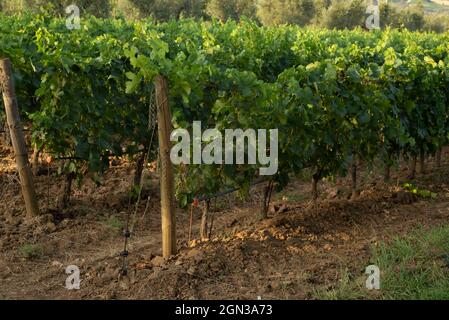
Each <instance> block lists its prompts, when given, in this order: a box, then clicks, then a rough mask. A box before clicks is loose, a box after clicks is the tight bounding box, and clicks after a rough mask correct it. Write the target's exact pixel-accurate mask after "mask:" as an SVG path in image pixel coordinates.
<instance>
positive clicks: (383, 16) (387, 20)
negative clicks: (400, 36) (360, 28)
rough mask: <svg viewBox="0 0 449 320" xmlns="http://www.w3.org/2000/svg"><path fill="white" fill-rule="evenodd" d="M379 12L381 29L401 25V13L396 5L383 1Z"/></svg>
mask: <svg viewBox="0 0 449 320" xmlns="http://www.w3.org/2000/svg"><path fill="white" fill-rule="evenodd" d="M379 12H380V27H381V29H385V28H386V27H391V28H398V27H400V26H401V22H400V14H399V11H398V9H396V7H394V6H392V5H391V4H389V3H381V4H380V6H379Z"/></svg>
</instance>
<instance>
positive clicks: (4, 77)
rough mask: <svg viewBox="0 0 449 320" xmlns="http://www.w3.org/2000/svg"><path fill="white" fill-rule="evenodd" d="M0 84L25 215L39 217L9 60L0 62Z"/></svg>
mask: <svg viewBox="0 0 449 320" xmlns="http://www.w3.org/2000/svg"><path fill="white" fill-rule="evenodd" d="M0 83H1V86H2V91H3V101H4V105H5V111H6V120H7V122H8V126H9V131H10V136H11V142H12V145H13V148H14V153H15V155H16V164H17V170H18V171H19V178H20V185H21V187H22V193H23V197H24V199H25V206H26V211H27V215H28V216H29V217H34V216H37V215H39V206H38V204H37V198H36V192H35V190H34V183H33V176H32V173H31V169H30V166H29V162H28V151H27V147H26V143H25V138H24V136H23V129H22V125H21V123H20V115H19V108H18V106H17V98H16V93H15V90H14V82H13V77H12V67H11V61H9V59H2V60H0Z"/></svg>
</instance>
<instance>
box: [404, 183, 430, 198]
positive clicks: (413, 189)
mask: <svg viewBox="0 0 449 320" xmlns="http://www.w3.org/2000/svg"><path fill="white" fill-rule="evenodd" d="M402 188H403V189H404V190H405V191H408V192H410V193H413V194H416V195H417V196H418V197H420V198H424V199H436V198H437V196H438V194H437V193H435V192H432V191H430V190H426V189H419V188H418V187H417V186H415V185H413V184H411V183H405V184H404V185H403V186H402Z"/></svg>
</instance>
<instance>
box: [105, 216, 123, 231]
mask: <svg viewBox="0 0 449 320" xmlns="http://www.w3.org/2000/svg"><path fill="white" fill-rule="evenodd" d="M105 224H106V226H107V227H108V228H111V229H115V230H122V229H123V227H124V226H125V224H124V223H123V222H122V221H121V220H120V219H118V218H116V217H112V216H111V217H109V219H107V220H106V221H105Z"/></svg>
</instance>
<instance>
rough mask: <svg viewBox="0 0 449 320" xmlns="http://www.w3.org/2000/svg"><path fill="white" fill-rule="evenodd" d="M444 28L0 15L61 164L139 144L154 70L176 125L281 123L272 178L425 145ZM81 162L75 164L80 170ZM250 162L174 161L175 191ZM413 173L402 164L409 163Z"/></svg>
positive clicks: (443, 101)
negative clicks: (73, 24)
mask: <svg viewBox="0 0 449 320" xmlns="http://www.w3.org/2000/svg"><path fill="white" fill-rule="evenodd" d="M448 40H449V36H448V35H447V34H443V35H436V34H430V33H411V32H407V31H396V30H386V31H376V32H365V31H362V30H355V31H329V30H314V29H302V28H298V27H294V26H283V27H277V28H267V27H260V26H258V25H256V24H255V23H253V22H251V21H242V22H240V23H236V22H232V21H229V22H227V23H221V22H201V21H194V20H181V21H172V22H167V23H161V24H154V23H153V22H152V21H140V22H132V23H131V22H127V21H125V20H121V19H116V20H112V19H105V20H103V19H97V18H94V17H90V18H85V19H82V21H81V29H80V30H68V29H67V28H66V26H65V21H64V20H59V19H55V18H52V17H49V16H45V15H41V16H28V15H22V16H4V15H1V16H0V56H5V57H9V58H10V59H11V60H12V63H13V65H14V72H15V74H14V75H15V81H16V87H17V94H18V99H19V106H20V107H21V111H22V112H23V118H24V119H25V120H26V121H27V122H28V123H30V128H31V130H32V140H33V143H34V144H36V146H38V148H44V149H45V150H46V152H47V153H49V154H52V155H53V156H54V157H55V158H60V159H67V160H69V161H66V162H65V170H66V172H68V173H76V174H78V175H81V174H82V170H81V168H82V167H86V166H87V168H88V170H87V171H88V172H90V173H101V172H102V171H104V170H106V169H107V168H108V166H109V163H110V161H109V160H110V158H111V157H114V156H122V155H131V156H132V155H138V154H145V153H146V151H147V149H148V147H149V146H148V144H149V140H150V135H151V132H150V130H151V129H150V128H151V124H150V123H149V121H151V114H149V113H151V112H150V106H151V104H152V103H153V102H152V100H153V89H154V88H153V84H152V83H153V79H154V77H155V76H156V75H158V74H161V75H163V76H165V77H166V78H167V79H168V81H169V86H170V107H171V111H172V116H173V118H172V122H173V125H174V127H175V128H186V129H188V130H191V127H192V123H193V121H202V124H203V129H207V128H217V129H219V130H224V129H225V128H227V129H228V128H229V129H232V128H242V129H246V128H255V129H258V128H265V129H279V171H278V173H277V174H276V175H275V176H273V177H272V179H273V181H274V182H276V184H277V185H278V186H279V187H280V188H282V187H283V186H285V185H286V184H287V183H288V181H289V179H290V178H291V177H292V176H295V175H296V174H299V173H300V172H301V171H302V170H303V169H304V168H309V169H312V170H313V172H314V175H313V177H314V181H315V184H316V183H317V182H318V181H319V180H320V179H321V178H324V177H328V176H333V175H341V174H346V173H347V171H348V168H352V170H353V171H354V170H355V165H356V163H358V162H360V161H363V162H364V163H367V164H373V163H374V161H378V160H379V159H380V160H381V161H382V163H383V164H384V166H385V168H386V172H388V168H389V167H390V166H392V165H394V163H395V162H396V161H397V160H398V159H399V157H400V156H405V157H410V158H411V159H414V160H415V161H414V162H415V163H416V159H417V158H419V157H420V156H421V158H424V156H425V155H435V154H437V153H438V152H439V150H441V147H442V146H444V145H446V144H447V142H448V138H449V136H448V133H449V117H448V114H449V113H448V111H449V110H448V108H449V101H448V99H449V90H448V88H449V41H448ZM84 172H85V171H84ZM257 172H258V166H257V165H238V166H233V165H214V166H204V165H190V166H188V169H187V170H186V168H183V167H179V168H177V196H178V200H179V201H180V202H181V203H182V204H183V205H185V204H187V203H188V201H190V200H191V199H192V198H193V197H194V196H196V195H207V194H212V193H214V192H218V191H220V190H223V189H227V188H240V189H241V190H243V191H248V190H249V186H250V184H251V181H254V180H255V179H256V178H257ZM412 174H413V173H412Z"/></svg>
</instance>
